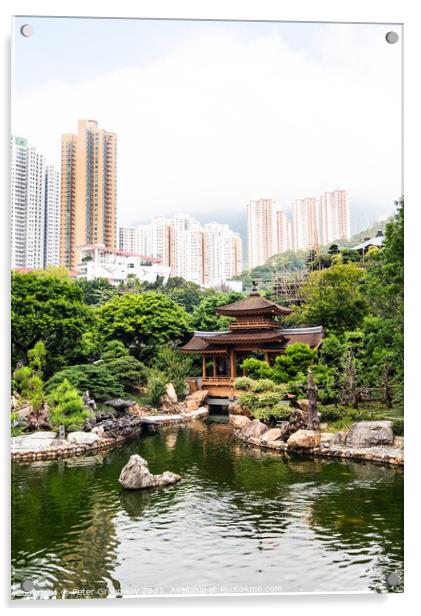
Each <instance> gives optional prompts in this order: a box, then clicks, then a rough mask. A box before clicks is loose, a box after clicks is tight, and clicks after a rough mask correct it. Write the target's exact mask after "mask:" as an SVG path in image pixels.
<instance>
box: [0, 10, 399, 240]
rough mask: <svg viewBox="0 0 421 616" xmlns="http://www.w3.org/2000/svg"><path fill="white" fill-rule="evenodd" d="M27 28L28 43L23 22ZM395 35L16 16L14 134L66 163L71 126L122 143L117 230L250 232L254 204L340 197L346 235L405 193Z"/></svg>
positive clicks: (357, 28) (376, 28) (321, 27)
mask: <svg viewBox="0 0 421 616" xmlns="http://www.w3.org/2000/svg"><path fill="white" fill-rule="evenodd" d="M24 23H30V24H31V25H33V27H34V34H33V36H32V37H31V38H24V37H23V36H21V35H20V33H19V28H20V26H21V25H22V24H24ZM391 29H393V30H395V31H398V32H399V33H401V32H400V27H399V26H394V27H393V28H392V27H391V26H384V25H343V24H330V25H329V24H292V23H241V22H205V21H204V22H194V21H191V22H189V21H187V22H186V21H160V20H146V21H143V20H121V19H112V20H111V19H76V18H45V17H42V18H40V17H38V18H32V17H31V18H16V20H15V33H16V34H15V40H14V64H15V66H14V79H15V84H14V87H15V94H14V101H13V105H12V109H13V121H12V130H13V132H14V133H15V134H17V135H20V136H22V137H26V138H28V139H29V141H30V142H31V143H32V144H33V145H35V146H36V147H38V148H39V150H40V151H42V152H43V153H44V154H45V155H46V156H47V159H48V162H51V163H54V164H56V165H59V158H60V136H61V134H62V133H65V132H76V129H77V120H78V118H90V119H96V120H97V121H98V122H99V124H100V125H101V126H102V127H104V128H105V129H107V130H110V131H113V132H116V133H117V135H118V221H119V224H137V223H141V222H146V221H149V220H150V218H151V217H152V216H154V215H159V214H162V215H170V216H171V215H173V214H174V213H176V212H187V213H191V214H193V215H196V216H197V217H198V218H199V219H201V220H203V221H204V222H206V221H210V220H218V221H220V222H229V223H230V224H231V226H232V227H233V228H234V229H236V230H239V231H242V232H243V231H244V224H245V206H246V203H247V202H248V201H249V200H250V199H257V198H259V197H266V198H268V197H272V198H273V199H274V200H275V201H276V204H277V207H279V208H280V209H285V210H288V209H289V208H290V204H291V201H292V200H293V199H295V198H302V197H305V196H313V195H314V196H318V195H319V194H320V193H321V192H323V191H325V190H333V189H335V188H346V189H348V191H349V194H350V203H351V214H352V227H353V228H354V230H355V229H356V228H361V227H362V226H365V225H366V224H369V223H370V222H372V221H373V220H375V219H376V218H378V217H384V216H387V215H389V214H390V213H391V212H392V211H393V200H394V199H395V198H397V197H398V196H399V195H400V193H401V161H400V158H401V144H400V140H401V119H400V118H401V43H400V42H398V43H397V44H395V45H389V44H387V43H386V42H385V38H384V37H385V34H386V32H388V31H389V30H391Z"/></svg>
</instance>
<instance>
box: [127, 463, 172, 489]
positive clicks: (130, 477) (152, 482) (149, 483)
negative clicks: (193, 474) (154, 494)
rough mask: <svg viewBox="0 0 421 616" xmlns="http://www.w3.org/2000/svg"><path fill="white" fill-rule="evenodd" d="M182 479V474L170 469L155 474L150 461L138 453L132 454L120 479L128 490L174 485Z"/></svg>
mask: <svg viewBox="0 0 421 616" xmlns="http://www.w3.org/2000/svg"><path fill="white" fill-rule="evenodd" d="M180 479H181V477H180V475H176V474H175V473H171V472H170V471H165V472H164V473H161V474H160V475H153V474H152V473H151V472H150V471H149V468H148V462H147V461H146V460H145V459H144V458H142V457H141V456H139V455H138V454H134V455H132V456H130V459H129V461H128V462H127V464H126V466H124V467H123V469H122V471H121V473H120V477H119V478H118V481H119V483H120V484H121V485H122V486H123V488H126V489H128V490H141V489H143V488H155V487H160V486H168V485H172V484H174V483H177V481H180Z"/></svg>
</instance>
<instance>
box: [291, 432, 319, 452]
mask: <svg viewBox="0 0 421 616" xmlns="http://www.w3.org/2000/svg"><path fill="white" fill-rule="evenodd" d="M287 443H288V447H290V448H291V449H314V448H315V447H318V446H319V445H320V432H315V431H314V430H297V432H294V433H293V434H291V436H290V437H289V439H288V441H287Z"/></svg>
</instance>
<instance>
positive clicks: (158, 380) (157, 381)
mask: <svg viewBox="0 0 421 616" xmlns="http://www.w3.org/2000/svg"><path fill="white" fill-rule="evenodd" d="M167 382H168V381H167V378H166V376H165V375H164V374H163V373H162V372H161V371H160V370H158V369H156V368H151V369H150V370H149V375H148V397H149V402H150V403H151V404H152V405H154V406H156V405H158V404H159V399H160V398H161V396H163V395H164V394H165V386H166V384H167Z"/></svg>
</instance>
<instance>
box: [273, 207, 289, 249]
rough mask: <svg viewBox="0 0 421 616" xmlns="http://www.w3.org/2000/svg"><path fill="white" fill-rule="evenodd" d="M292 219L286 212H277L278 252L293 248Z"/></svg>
mask: <svg viewBox="0 0 421 616" xmlns="http://www.w3.org/2000/svg"><path fill="white" fill-rule="evenodd" d="M291 233H292V228H291V221H290V220H289V218H288V216H287V215H286V214H285V212H282V211H281V210H278V211H277V212H276V253H277V254H279V253H281V252H286V251H287V250H291V249H292V241H291V239H292V238H291Z"/></svg>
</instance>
